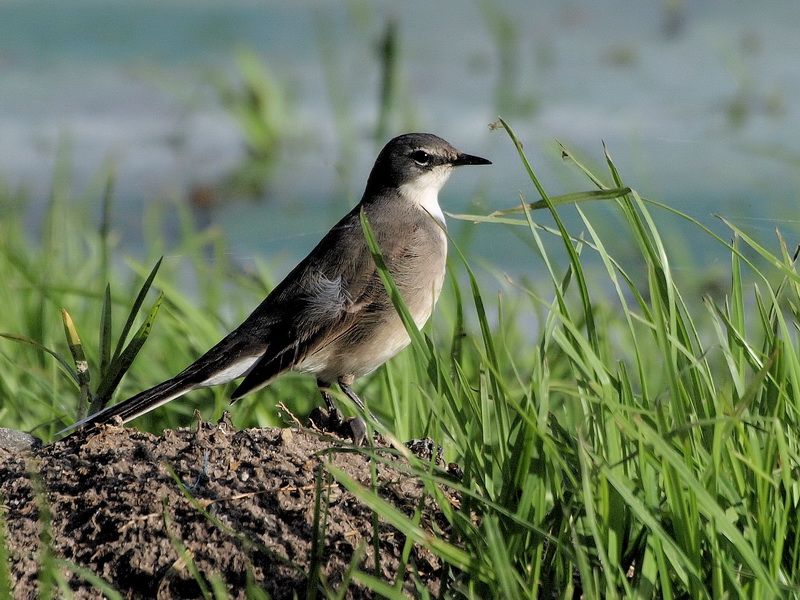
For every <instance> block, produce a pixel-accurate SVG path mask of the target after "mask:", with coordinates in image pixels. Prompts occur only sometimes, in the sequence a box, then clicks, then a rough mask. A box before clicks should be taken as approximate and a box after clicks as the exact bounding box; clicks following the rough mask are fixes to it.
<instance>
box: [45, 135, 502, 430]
mask: <svg viewBox="0 0 800 600" xmlns="http://www.w3.org/2000/svg"><path fill="white" fill-rule="evenodd" d="M489 164H491V161H489V160H487V159H485V158H481V157H479V156H474V155H471V154H465V153H464V152H461V151H460V150H457V149H456V148H454V147H453V146H452V145H450V144H449V143H448V142H446V141H445V140H443V139H442V138H440V137H438V136H436V135H433V134H430V133H407V134H404V135H400V136H398V137H395V138H394V139H392V140H390V141H389V142H388V143H387V144H386V145H385V146H384V147H383V149H382V150H381V151H380V153H379V154H378V157H377V159H376V161H375V164H374V166H373V167H372V171H371V172H370V174H369V177H368V178H367V184H366V187H365V189H364V194H363V196H362V198H361V201H360V202H359V203H358V204H357V205H356V206H355V207H354V208H353V209H352V210H350V212H348V213H347V214H346V215H345V216H344V217H343V218H342V219H341V220H340V221H339V222H338V223H336V224H335V225H334V226H333V228H332V229H331V230H330V231H329V232H328V233H327V234H326V235H325V236H324V237H323V238H322V240H321V241H320V242H319V243H318V244H317V246H316V247H315V248H314V249H313V250H311V252H310V253H309V254H308V256H306V257H305V258H304V259H303V260H302V261H301V262H300V263H299V264H298V265H297V266H296V267H295V268H294V269H293V270H292V271H291V272H290V273H289V274H288V275H287V276H286V277H285V278H284V279H283V281H281V282H280V283H279V284H278V285H277V286H276V287H275V288H274V289H273V290H272V291H271V292H270V293H269V294H268V295H267V297H266V298H265V299H264V300H263V301H262V302H261V304H259V305H258V306H257V307H256V308H255V310H253V312H252V313H251V314H250V316H248V317H247V318H246V319H245V320H244V321H243V322H242V324H241V325H239V326H238V327H237V328H236V329H234V330H233V331H232V332H230V333H229V334H228V335H226V336H225V337H224V338H223V339H222V340H221V341H220V342H218V343H217V344H216V345H215V346H213V347H212V348H211V349H210V350H208V351H207V352H206V353H205V354H203V355H202V356H201V357H200V358H198V359H197V360H196V361H195V362H193V363H192V364H190V365H189V366H188V367H186V368H185V369H184V370H183V371H181V372H180V373H178V374H177V375H175V376H174V377H172V378H171V379H168V380H166V381H164V382H162V383H159V384H157V385H155V386H153V387H151V388H149V389H147V390H144V391H143V392H140V393H138V394H136V395H134V396H131V397H130V398H128V399H126V400H123V401H121V402H119V403H117V404H113V405H111V406H109V407H107V408H105V409H103V410H100V411H98V412H96V413H94V414H92V415H90V416H89V417H87V418H85V419H83V420H81V421H79V422H77V423H75V424H73V425H71V426H69V427H67V428H66V429H64V430H62V431H61V432H59V434H60V435H69V434H71V433H73V432H75V431H77V430H79V429H82V428H86V427H89V426H96V425H99V424H102V423H109V422H111V421H113V420H115V419H116V418H117V417H119V418H121V419H122V421H123V423H126V422H128V421H131V420H133V419H136V418H137V417H140V416H142V415H144V414H145V413H148V412H150V411H152V410H154V409H156V408H158V407H160V406H162V405H164V404H166V403H167V402H171V401H172V400H175V399H176V398H179V397H181V396H183V395H184V394H187V393H189V392H191V391H193V390H196V389H199V388H205V387H210V386H215V385H221V384H225V383H228V382H230V381H233V380H235V379H238V378H241V377H243V378H244V379H243V380H242V381H241V383H239V386H238V387H237V388H236V389H235V391H234V392H233V394H232V396H231V402H235V401H236V400H238V399H239V398H241V397H242V396H244V395H246V394H249V393H251V392H254V391H256V390H259V389H261V388H262V387H264V386H266V385H268V384H269V383H271V382H272V381H273V380H274V379H275V378H276V377H277V376H278V375H280V374H282V373H284V372H287V371H299V372H302V373H308V374H311V375H314V376H315V377H316V379H317V385H318V387H319V390H320V392H321V394H322V398H323V400H324V402H325V404H326V406H327V408H328V410H329V411H330V412H331V413H333V412H334V411H335V410H336V407H335V404H334V402H333V398H332V396H331V392H330V390H331V386H332V385H333V384H334V383H335V384H337V385H338V386H339V389H340V390H341V391H342V392H343V393H344V394H345V395H346V396H347V397H349V398H350V399H351V400H352V401H353V402H354V403H355V404H356V405H357V406H358V407H359V408H361V409H362V410H365V406H364V403H363V402H362V400H361V399H360V398H359V396H358V395H357V394H356V393H355V392H354V391H353V389H352V385H353V382H354V380H355V379H356V378H358V377H362V376H364V375H367V374H369V373H371V372H372V371H374V370H375V369H377V368H378V367H380V366H381V365H382V364H383V363H385V362H386V361H387V360H389V359H390V358H392V357H393V356H394V355H396V354H397V353H398V352H400V350H402V349H403V348H405V347H406V346H407V345H408V344H409V343H410V341H411V340H410V337H409V335H408V333H407V331H406V328H405V326H404V325H403V323H402V321H401V319H400V316H399V315H398V313H397V311H396V309H395V307H394V305H393V303H392V300H391V298H390V297H389V294H388V292H387V291H386V288H385V287H384V284H383V282H382V280H381V278H380V274H379V271H378V269H377V267H376V264H375V259H374V258H373V255H372V253H371V252H370V249H369V247H368V245H367V240H366V237H365V234H364V231H363V228H362V225H361V217H360V215H361V214H362V213H363V214H364V215H365V216H366V219H367V222H368V223H369V225H370V228H371V229H372V232H373V234H374V237H375V240H376V241H377V244H378V247H379V249H380V253H381V255H382V257H383V260H384V262H385V264H386V267H387V268H388V271H389V274H390V275H391V277H392V279H393V281H394V283H395V284H396V286H397V289H398V291H399V292H400V295H401V296H402V298H403V300H404V302H405V304H406V306H407V307H408V310H409V312H410V314H411V316H412V317H413V320H414V322H415V324H416V325H417V327H419V328H421V327H422V326H423V325H424V324H425V323H426V322H427V320H428V318H429V317H430V315H431V313H432V312H433V308H434V305H435V304H436V301H437V299H438V298H439V293H440V292H441V289H442V284H443V282H444V278H445V268H446V259H447V236H446V233H445V231H446V225H445V219H444V214H443V213H442V210H441V208H440V206H439V190H441V188H442V186H443V185H444V184H445V182H446V181H447V179H448V177H449V176H450V174H451V172H452V171H453V169H454V168H456V167H459V166H464V165H489Z"/></svg>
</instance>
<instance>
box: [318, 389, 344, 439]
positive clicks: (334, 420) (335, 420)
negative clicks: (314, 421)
mask: <svg viewBox="0 0 800 600" xmlns="http://www.w3.org/2000/svg"><path fill="white" fill-rule="evenodd" d="M317 387H318V388H319V393H320V394H322V399H323V400H324V401H325V406H327V407H328V420H329V423H330V425H331V426H332V427H333V428H334V429H335V428H337V427H338V426H339V425H341V424H342V421H343V420H344V419H343V418H342V411H340V410H339V409H338V408H336V404H335V403H334V401H333V396H331V393H330V387H331V384H330V382H328V381H322V380H321V379H317Z"/></svg>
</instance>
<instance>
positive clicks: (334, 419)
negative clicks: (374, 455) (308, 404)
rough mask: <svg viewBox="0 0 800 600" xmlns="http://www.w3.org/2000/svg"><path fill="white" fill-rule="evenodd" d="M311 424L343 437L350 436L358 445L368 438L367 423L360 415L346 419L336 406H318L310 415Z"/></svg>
mask: <svg viewBox="0 0 800 600" xmlns="http://www.w3.org/2000/svg"><path fill="white" fill-rule="evenodd" d="M308 420H309V421H310V423H309V425H310V426H311V427H313V428H315V429H319V430H320V431H324V432H325V433H331V434H333V435H336V436H338V437H340V438H342V439H346V438H349V439H351V440H353V443H354V444H356V445H357V446H361V445H363V444H364V442H365V441H366V438H367V424H366V423H364V420H363V419H361V418H360V417H350V418H348V419H345V418H344V416H343V415H342V413H341V411H340V410H339V409H338V408H336V407H334V408H332V409H330V410H325V409H324V408H321V407H317V408H315V409H314V410H312V411H311V414H310V415H308Z"/></svg>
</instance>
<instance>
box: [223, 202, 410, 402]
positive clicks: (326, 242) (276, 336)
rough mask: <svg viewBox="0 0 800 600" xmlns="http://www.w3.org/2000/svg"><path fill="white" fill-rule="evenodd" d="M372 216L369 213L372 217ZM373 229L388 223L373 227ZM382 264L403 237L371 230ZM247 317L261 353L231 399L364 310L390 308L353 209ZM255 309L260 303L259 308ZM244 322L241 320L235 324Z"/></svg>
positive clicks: (402, 246)
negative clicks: (262, 308) (259, 341)
mask: <svg viewBox="0 0 800 600" xmlns="http://www.w3.org/2000/svg"><path fill="white" fill-rule="evenodd" d="M376 218H378V219H379V218H380V216H379V215H378V216H377V217H372V216H371V218H370V221H371V222H372V221H373V220H375V219H376ZM375 229H376V230H377V231H378V232H381V231H386V230H387V229H388V228H385V227H375ZM377 238H378V244H379V246H380V248H381V253H382V254H383V256H384V258H385V259H386V261H387V263H389V264H391V263H392V262H393V261H394V260H395V259H396V258H398V257H401V256H403V254H404V253H406V252H407V251H408V249H407V244H408V240H406V239H403V238H400V237H398V236H391V235H380V234H378V235H377ZM262 306H263V307H264V311H263V312H261V314H259V312H260V311H259V309H256V310H255V311H254V312H253V315H251V317H250V318H249V319H248V321H249V320H251V319H253V320H254V321H260V322H259V323H257V324H251V325H250V327H249V330H250V331H251V332H254V333H255V335H258V336H259V337H260V339H261V340H262V343H265V344H266V345H267V347H266V348H265V351H264V354H263V355H262V356H261V358H259V359H258V360H257V361H256V363H255V364H254V365H253V367H252V368H251V369H250V371H249V372H248V374H247V376H246V377H245V378H244V380H243V381H242V383H241V384H240V385H239V387H238V388H237V389H236V390H235V392H234V393H233V395H232V398H233V399H234V400H236V399H238V398H241V397H242V396H244V395H245V394H247V393H249V392H252V391H254V390H257V389H259V388H261V387H263V386H264V385H267V384H268V383H269V382H270V381H271V380H272V379H274V378H275V377H277V376H278V375H280V374H281V373H283V372H285V371H288V370H289V369H291V368H293V367H294V366H296V365H298V364H299V363H301V362H302V361H303V359H305V358H306V357H308V356H309V355H311V354H313V353H315V352H317V351H319V350H320V349H322V348H323V347H325V346H326V345H328V344H330V343H333V342H335V341H336V340H337V339H339V338H340V337H341V336H343V335H346V334H347V333H348V332H349V331H350V330H351V329H352V328H353V327H354V326H355V325H356V324H357V323H359V322H360V321H361V320H362V319H363V318H364V317H365V316H366V315H368V314H369V313H373V312H376V311H380V310H382V309H387V308H391V300H390V299H389V297H388V295H387V294H386V290H385V288H384V287H383V283H382V282H381V280H380V277H379V275H378V272H377V269H376V267H375V262H374V259H373V257H372V255H371V254H370V251H369V248H368V247H367V244H366V240H365V238H364V235H363V233H362V231H361V224H360V221H359V216H358V211H357V209H354V210H353V211H352V212H351V213H350V214H348V215H347V216H346V217H345V218H344V219H342V221H340V222H339V224H338V225H337V226H336V227H334V228H333V229H332V230H331V232H329V233H328V235H327V236H325V238H323V240H322V241H321V242H320V244H319V245H318V246H317V247H316V248H315V249H314V250H313V251H312V252H311V254H309V256H308V257H307V258H306V259H305V260H304V261H303V262H302V263H300V264H299V265H298V266H297V268H296V269H295V271H293V272H292V273H290V274H289V276H287V277H286V279H284V281H283V282H282V283H281V284H280V285H279V286H278V287H277V288H276V289H275V290H274V291H273V292H272V293H271V294H270V295H269V297H268V298H267V299H266V300H265V301H264V303H263V304H262ZM259 308H261V307H259ZM245 327H248V324H247V321H246V322H245V323H243V324H242V327H241V328H240V329H243V328H245Z"/></svg>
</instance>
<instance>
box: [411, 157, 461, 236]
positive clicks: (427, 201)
mask: <svg viewBox="0 0 800 600" xmlns="http://www.w3.org/2000/svg"><path fill="white" fill-rule="evenodd" d="M452 171H453V167H452V166H450V165H441V166H438V167H434V168H433V169H431V170H430V171H429V172H428V173H425V174H424V175H421V176H420V177H417V178H416V179H415V180H414V181H410V182H409V183H404V184H403V185H401V186H400V188H399V189H400V194H401V195H402V196H403V198H405V200H407V201H408V202H411V203H412V204H416V205H417V206H419V207H420V208H423V209H425V210H427V211H428V212H429V213H430V214H431V215H432V216H433V218H434V219H436V220H437V221H439V223H441V224H442V225H444V224H445V223H444V213H442V209H441V207H440V206H439V190H440V189H442V186H443V185H444V184H445V182H446V181H447V178H448V177H450V173H452Z"/></svg>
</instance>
